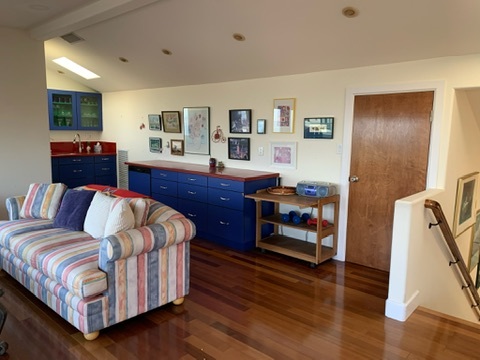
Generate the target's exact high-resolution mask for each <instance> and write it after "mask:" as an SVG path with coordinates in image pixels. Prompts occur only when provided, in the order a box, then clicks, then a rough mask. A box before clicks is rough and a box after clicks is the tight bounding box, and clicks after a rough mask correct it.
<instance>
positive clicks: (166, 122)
mask: <svg viewBox="0 0 480 360" xmlns="http://www.w3.org/2000/svg"><path fill="white" fill-rule="evenodd" d="M162 123H163V131H164V132H167V133H181V132H182V129H181V126H180V111H162Z"/></svg>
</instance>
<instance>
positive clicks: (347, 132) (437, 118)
mask: <svg viewBox="0 0 480 360" xmlns="http://www.w3.org/2000/svg"><path fill="white" fill-rule="evenodd" d="M420 91H433V92H434V95H433V96H434V97H433V116H432V118H433V119H432V128H431V132H430V147H429V155H428V168H427V186H426V187H427V188H436V187H438V185H439V179H438V174H439V159H440V152H441V148H440V144H441V136H440V135H441V125H442V119H443V115H444V114H443V109H444V101H445V81H427V82H421V83H411V84H391V85H383V86H374V87H361V88H359V87H355V88H354V87H349V88H347V89H346V95H345V116H344V123H343V144H342V145H341V146H342V164H341V174H340V181H339V184H338V185H339V190H340V209H339V210H340V211H339V224H338V248H337V255H336V256H335V259H337V260H341V261H345V255H346V244H347V220H348V219H347V217H348V198H349V196H348V195H349V189H350V182H349V181H348V178H349V176H350V161H351V152H352V133H353V115H354V101H355V96H357V95H377V94H392V93H404V92H420ZM447 150H448V149H447V147H445V149H443V152H446V151H447Z"/></svg>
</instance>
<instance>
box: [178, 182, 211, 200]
mask: <svg viewBox="0 0 480 360" xmlns="http://www.w3.org/2000/svg"><path fill="white" fill-rule="evenodd" d="M178 197H179V198H182V199H188V200H195V201H200V202H203V203H206V202H207V199H208V197H207V188H206V187H204V186H197V185H191V184H185V183H178Z"/></svg>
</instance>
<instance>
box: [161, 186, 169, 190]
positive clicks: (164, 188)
mask: <svg viewBox="0 0 480 360" xmlns="http://www.w3.org/2000/svg"><path fill="white" fill-rule="evenodd" d="M160 189H162V190H167V189H168V188H167V187H166V186H160Z"/></svg>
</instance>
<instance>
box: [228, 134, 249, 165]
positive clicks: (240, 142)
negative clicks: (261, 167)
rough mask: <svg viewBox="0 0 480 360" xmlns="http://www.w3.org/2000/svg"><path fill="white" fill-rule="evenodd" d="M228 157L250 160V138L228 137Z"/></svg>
mask: <svg viewBox="0 0 480 360" xmlns="http://www.w3.org/2000/svg"><path fill="white" fill-rule="evenodd" d="M228 158H229V159H235V160H250V139H249V138H237V137H230V138H228Z"/></svg>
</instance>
